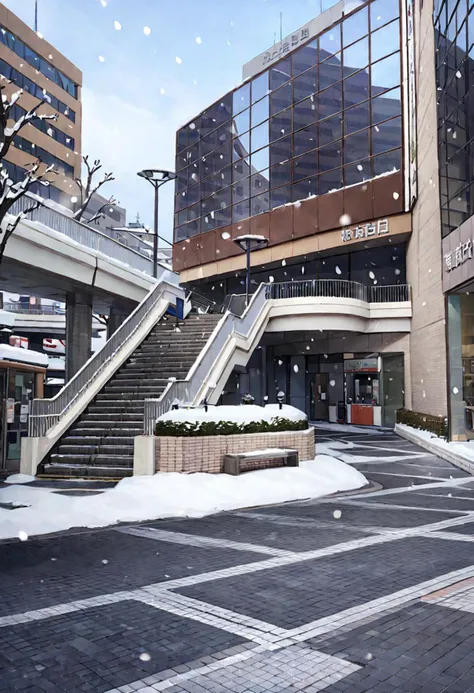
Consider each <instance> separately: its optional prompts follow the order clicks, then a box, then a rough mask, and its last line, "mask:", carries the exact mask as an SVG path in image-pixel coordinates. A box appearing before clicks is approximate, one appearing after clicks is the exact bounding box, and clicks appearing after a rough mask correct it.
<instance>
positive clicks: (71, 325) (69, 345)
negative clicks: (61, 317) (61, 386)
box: [66, 291, 92, 381]
mask: <svg viewBox="0 0 474 693" xmlns="http://www.w3.org/2000/svg"><path fill="white" fill-rule="evenodd" d="M91 339H92V296H91V295H90V294H86V293H82V292H80V291H74V292H73V291H71V292H68V294H67V297H66V381H68V380H70V379H71V378H72V377H73V375H74V374H75V373H77V371H78V370H79V369H80V368H82V366H83V365H84V364H85V362H86V361H87V360H88V359H89V357H90V355H91Z"/></svg>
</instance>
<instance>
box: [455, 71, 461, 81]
mask: <svg viewBox="0 0 474 693" xmlns="http://www.w3.org/2000/svg"><path fill="white" fill-rule="evenodd" d="M456 77H457V78H458V79H461V77H462V74H461V70H458V71H457V72H456Z"/></svg>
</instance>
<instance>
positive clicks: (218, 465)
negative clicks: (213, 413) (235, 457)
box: [155, 428, 315, 474]
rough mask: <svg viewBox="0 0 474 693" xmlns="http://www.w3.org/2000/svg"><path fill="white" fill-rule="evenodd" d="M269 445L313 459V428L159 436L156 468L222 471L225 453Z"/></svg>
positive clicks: (160, 470)
mask: <svg viewBox="0 0 474 693" xmlns="http://www.w3.org/2000/svg"><path fill="white" fill-rule="evenodd" d="M269 448H285V449H292V450H298V454H299V459H300V461H303V460H312V459H314V457H315V447H314V428H308V430H306V431H288V432H281V433H244V434H241V435H231V436H200V437H195V438H187V437H184V438H180V437H174V436H160V437H157V438H155V471H156V472H188V473H189V472H208V473H210V474H219V473H220V472H221V471H222V464H223V458H224V455H226V454H233V453H234V454H235V453H242V452H253V451H254V450H267V449H269Z"/></svg>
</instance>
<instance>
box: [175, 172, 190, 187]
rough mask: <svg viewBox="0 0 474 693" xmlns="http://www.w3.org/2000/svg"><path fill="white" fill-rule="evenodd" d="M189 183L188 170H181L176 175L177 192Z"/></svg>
mask: <svg viewBox="0 0 474 693" xmlns="http://www.w3.org/2000/svg"><path fill="white" fill-rule="evenodd" d="M187 185H188V172H187V170H186V169H184V171H180V172H179V173H178V174H177V176H176V192H182V191H183V190H184V189H185V188H186V187H187Z"/></svg>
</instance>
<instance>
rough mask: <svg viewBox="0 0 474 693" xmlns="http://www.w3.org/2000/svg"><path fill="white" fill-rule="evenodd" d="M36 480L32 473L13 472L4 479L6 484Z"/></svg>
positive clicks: (28, 482)
mask: <svg viewBox="0 0 474 693" xmlns="http://www.w3.org/2000/svg"><path fill="white" fill-rule="evenodd" d="M34 480H35V477H34V476H31V474H11V475H10V476H9V477H7V478H6V479H5V481H4V483H5V484H30V483H31V482H32V481H34Z"/></svg>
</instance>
